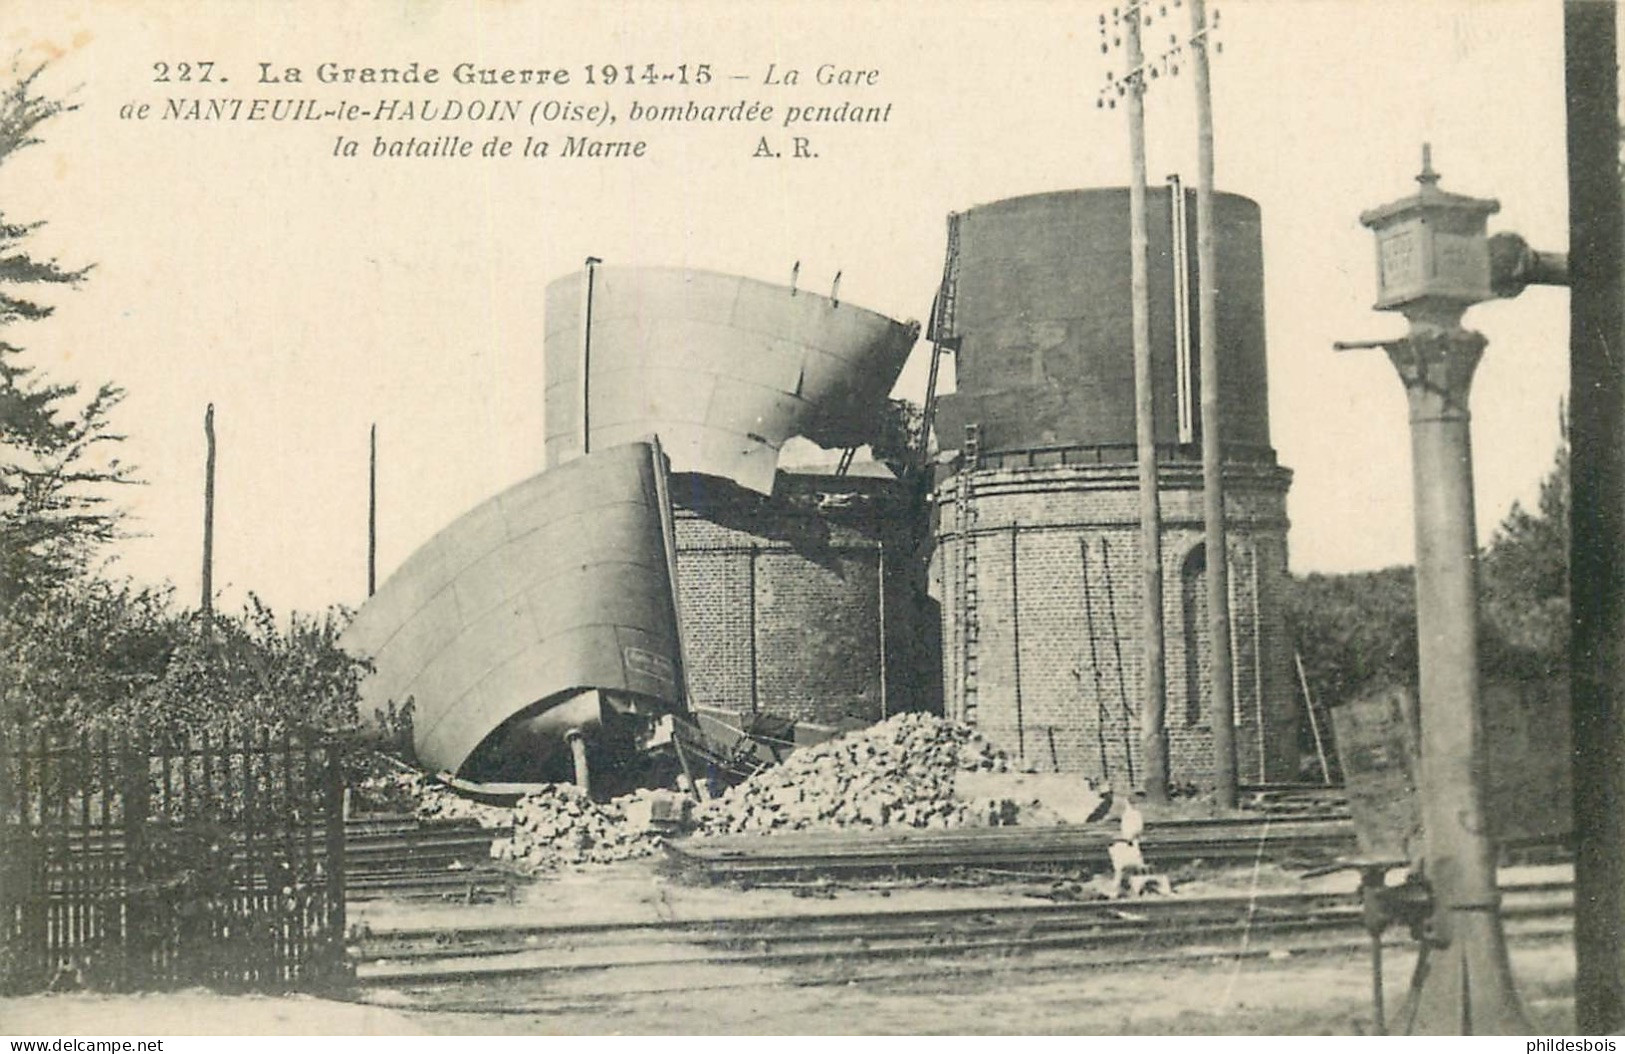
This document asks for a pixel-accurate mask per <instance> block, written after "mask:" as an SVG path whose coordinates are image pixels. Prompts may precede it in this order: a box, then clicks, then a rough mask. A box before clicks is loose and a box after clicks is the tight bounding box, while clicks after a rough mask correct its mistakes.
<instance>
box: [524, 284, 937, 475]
mask: <svg viewBox="0 0 1625 1054" xmlns="http://www.w3.org/2000/svg"><path fill="white" fill-rule="evenodd" d="M918 334H919V327H918V326H917V325H914V324H912V323H902V322H897V321H894V320H893V319H889V318H887V317H885V316H884V315H880V314H877V313H875V312H873V311H868V310H865V309H863V308H861V307H854V306H853V305H851V304H846V303H841V302H839V301H837V300H834V299H831V298H829V297H824V296H819V295H817V294H815V293H809V292H807V291H806V290H797V289H795V288H792V287H789V286H779V285H773V284H771V283H768V282H760V281H756V280H754V279H750V278H742V277H739V276H737V275H726V274H717V273H714V272H711V271H698V270H689V269H684V268H674V267H597V266H595V267H589V268H588V269H587V270H585V271H579V272H576V273H575V274H571V275H567V276H565V277H563V278H560V279H557V280H555V281H553V282H551V283H549V285H548V287H547V322H546V337H545V340H544V356H545V360H546V384H547V393H546V409H547V420H546V429H547V432H546V456H547V464H548V466H549V467H551V466H554V465H561V464H563V463H565V462H567V461H569V460H570V459H572V458H576V457H580V456H581V453H582V451H583V450H584V449H586V450H596V449H598V448H599V447H601V446H608V445H612V444H615V443H624V442H629V441H632V440H636V439H639V438H642V437H644V436H647V435H651V434H654V435H658V436H659V437H660V441H661V443H662V444H663V445H664V447H665V449H666V453H667V454H668V456H670V458H671V465H672V471H673V472H701V473H705V474H707V475H711V476H718V477H721V478H723V479H730V480H733V481H734V482H735V483H738V484H739V485H740V486H743V487H748V488H749V489H751V490H754V491H757V492H759V493H762V494H769V493H772V490H773V480H774V475H775V472H776V470H777V467H778V454H779V448H780V447H781V446H782V445H783V444H784V441H785V440H786V439H788V438H789V437H790V436H796V435H799V436H805V437H806V438H808V439H810V440H812V441H813V442H814V443H817V444H818V445H819V446H822V447H826V448H845V447H856V446H862V445H863V444H865V443H867V442H869V440H870V439H871V438H873V429H874V427H875V423H876V421H877V419H878V416H879V413H880V411H881V408H882V407H883V406H884V404H885V401H886V397H887V395H888V394H889V393H890V391H891V388H892V385H893V384H894V383H896V380H897V375H898V373H899V372H900V371H901V370H902V368H903V362H904V360H905V359H906V358H907V357H908V354H909V352H910V351H911V350H912V349H913V347H914V341H915V339H916V337H917V336H918ZM583 417H585V419H586V420H585V427H584V425H583Z"/></svg>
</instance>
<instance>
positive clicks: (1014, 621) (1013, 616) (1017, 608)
mask: <svg viewBox="0 0 1625 1054" xmlns="http://www.w3.org/2000/svg"><path fill="white" fill-rule="evenodd" d="M1020 538H1021V528H1020V527H1017V526H1012V527H1011V528H1010V645H1011V651H1012V653H1013V670H1012V672H1013V674H1014V680H1015V683H1016V759H1017V760H1018V761H1023V762H1024V761H1026V760H1027V730H1026V726H1025V724H1024V722H1023V719H1022V713H1021V589H1020V585H1019V583H1020V581H1021V578H1020V562H1019V561H1018V560H1017V555H1018V552H1019V550H1020V544H1019V539H1020Z"/></svg>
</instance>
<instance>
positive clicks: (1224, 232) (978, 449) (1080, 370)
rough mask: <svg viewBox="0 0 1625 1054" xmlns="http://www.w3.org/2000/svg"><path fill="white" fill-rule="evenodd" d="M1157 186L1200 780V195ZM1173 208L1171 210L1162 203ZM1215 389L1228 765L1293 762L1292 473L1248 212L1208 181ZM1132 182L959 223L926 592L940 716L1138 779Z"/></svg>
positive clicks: (1176, 718)
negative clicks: (936, 654)
mask: <svg viewBox="0 0 1625 1054" xmlns="http://www.w3.org/2000/svg"><path fill="white" fill-rule="evenodd" d="M1147 198H1148V227H1149V231H1150V246H1149V254H1148V259H1149V261H1150V270H1149V293H1150V306H1151V350H1152V387H1153V405H1154V416H1155V420H1156V432H1155V435H1156V457H1157V475H1158V491H1159V495H1160V501H1161V509H1162V533H1161V539H1162V542H1161V545H1162V573H1163V583H1164V585H1163V612H1162V615H1163V625H1164V627H1165V664H1166V670H1167V708H1166V723H1167V734H1168V744H1169V767H1170V777H1171V779H1172V780H1173V781H1174V782H1175V783H1176V784H1194V785H1196V786H1198V787H1211V786H1212V785H1213V779H1214V751H1213V724H1212V722H1213V721H1214V720H1215V715H1214V714H1213V713H1212V712H1211V709H1212V707H1211V693H1210V683H1209V682H1210V676H1209V669H1210V666H1211V649H1210V645H1209V640H1208V637H1209V633H1208V629H1207V602H1206V568H1207V561H1208V559H1209V555H1208V554H1207V553H1206V551H1205V547H1204V544H1203V529H1202V528H1203V519H1202V489H1203V488H1202V465H1201V456H1202V455H1201V451H1202V446H1201V443H1202V435H1201V421H1200V412H1199V406H1200V402H1201V392H1200V373H1199V370H1198V362H1197V340H1198V338H1197V334H1198V326H1199V321H1200V320H1199V319H1198V318H1197V310H1198V303H1199V298H1198V295H1197V280H1198V276H1197V267H1196V240H1195V232H1194V228H1195V195H1194V194H1193V193H1188V192H1185V191H1183V190H1182V189H1180V188H1179V187H1178V185H1177V184H1174V185H1173V186H1171V187H1164V188H1152V190H1151V191H1150V193H1149V194H1148V195H1147ZM1176 203H1178V205H1179V207H1175V204H1176ZM1214 205H1215V227H1216V235H1217V239H1216V240H1217V245H1218V260H1217V263H1218V273H1219V275H1220V276H1221V284H1220V285H1219V287H1218V289H1217V303H1218V316H1217V319H1216V322H1217V328H1218V339H1219V345H1218V362H1219V384H1220V391H1219V393H1218V394H1219V402H1220V405H1221V408H1222V412H1221V414H1220V420H1221V422H1222V426H1221V427H1222V428H1223V436H1222V439H1223V444H1222V449H1223V456H1224V465H1223V480H1224V488H1225V521H1226V525H1227V528H1228V538H1229V549H1230V552H1229V570H1230V575H1229V577H1230V611H1231V635H1232V640H1233V645H1232V647H1233V656H1234V662H1233V664H1232V681H1233V683H1232V698H1233V701H1234V712H1233V713H1232V714H1230V715H1226V716H1225V718H1224V719H1228V720H1231V721H1232V722H1234V727H1235V730H1236V736H1235V740H1236V752H1237V771H1238V773H1239V774H1240V776H1241V778H1242V779H1243V780H1246V781H1258V782H1265V781H1277V780H1286V779H1292V778H1295V777H1296V774H1297V762H1298V750H1297V725H1298V714H1297V702H1296V695H1295V692H1294V688H1293V684H1292V680H1291V677H1292V673H1291V671H1292V653H1291V643H1290V639H1289V636H1288V632H1287V626H1286V621H1285V613H1284V610H1283V604H1284V599H1285V589H1286V586H1287V517H1286V494H1287V489H1288V487H1289V485H1290V483H1291V472H1290V471H1289V470H1287V469H1285V468H1283V467H1281V466H1280V465H1279V464H1277V462H1276V457H1275V451H1274V449H1273V448H1272V447H1271V445H1270V431H1269V407H1268V376H1267V369H1266V362H1265V348H1264V294H1263V249H1262V238H1261V233H1260V215H1259V209H1258V206H1257V204H1256V203H1254V202H1253V201H1251V200H1249V199H1247V198H1244V197H1240V196H1237V195H1233V194H1217V195H1215V200H1214ZM1129 230H1130V225H1129V192H1128V190H1127V188H1101V189H1087V190H1072V191H1061V192H1055V193H1046V194H1035V195H1029V196H1025V197H1018V198H1011V199H1007V200H1004V201H998V202H994V203H992V204H988V205H982V206H977V207H975V208H972V209H970V210H968V211H966V212H964V213H960V214H956V215H953V216H950V217H949V224H948V254H947V261H946V265H945V268H944V275H943V284H942V289H941V291H940V294H939V300H938V305H939V306H938V312H937V317H936V320H935V329H936V330H937V332H936V333H935V334H934V335H935V337H936V339H937V341H938V343H939V344H947V345H948V346H950V347H953V348H954V349H955V356H956V363H955V365H956V389H957V390H956V391H955V392H954V393H953V394H951V395H945V396H943V397H942V398H941V400H940V403H939V406H938V408H937V411H936V415H935V427H936V434H937V436H938V437H939V446H940V447H942V448H944V449H951V448H953V447H956V446H957V447H959V456H958V458H957V459H955V460H954V461H953V462H951V463H948V464H945V465H943V466H942V467H941V470H940V471H939V475H938V480H937V485H936V489H935V491H934V500H935V505H936V518H937V527H936V550H935V553H934V556H933V561H932V585H933V592H934V594H935V595H936V596H937V597H938V598H939V601H940V603H941V611H942V627H943V629H942V633H943V639H942V649H943V671H944V686H945V704H946V710H947V713H948V716H950V717H954V718H959V719H961V720H964V721H967V722H969V723H971V724H974V725H976V726H978V727H979V728H981V729H982V730H983V731H984V732H985V733H986V734H987V735H988V736H989V737H990V738H992V739H993V740H994V741H995V742H997V743H999V744H1000V745H1001V746H1003V747H1004V748H1005V749H1006V750H1008V751H1009V752H1010V753H1011V754H1012V755H1013V756H1016V757H1018V758H1019V759H1020V760H1021V761H1022V762H1023V763H1025V764H1027V765H1030V766H1033V767H1036V768H1039V769H1058V770H1062V771H1075V772H1081V773H1085V774H1089V775H1091V776H1102V777H1105V778H1107V779H1109V780H1112V781H1117V782H1119V785H1122V784H1124V783H1135V782H1137V781H1138V780H1139V779H1140V777H1141V775H1142V774H1143V769H1144V767H1143V758H1142V757H1141V738H1140V732H1141V728H1140V725H1141V711H1142V703H1143V697H1144V688H1143V682H1144V670H1143V668H1142V667H1143V661H1142V658H1141V657H1142V655H1143V646H1142V642H1141V637H1140V634H1141V632H1142V631H1141V620H1140V617H1139V613H1140V610H1141V603H1142V599H1141V598H1142V585H1141V578H1140V574H1139V566H1140V542H1139V532H1138V525H1139V506H1138V501H1137V493H1136V491H1137V476H1136V446H1135V393H1134V364H1133V348H1132V339H1131V336H1132V334H1131V303H1130V252H1129Z"/></svg>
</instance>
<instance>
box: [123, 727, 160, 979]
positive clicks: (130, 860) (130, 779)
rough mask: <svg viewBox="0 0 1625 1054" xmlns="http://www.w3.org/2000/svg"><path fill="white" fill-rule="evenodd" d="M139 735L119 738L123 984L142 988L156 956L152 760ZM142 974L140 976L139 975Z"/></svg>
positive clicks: (127, 735)
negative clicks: (151, 905) (151, 887)
mask: <svg viewBox="0 0 1625 1054" xmlns="http://www.w3.org/2000/svg"><path fill="white" fill-rule="evenodd" d="M144 746H145V744H144V743H142V742H141V739H140V737H139V736H137V737H136V738H135V739H134V740H133V741H132V738H131V736H130V733H129V732H125V733H124V734H123V735H121V736H120V737H119V768H120V770H121V771H120V773H119V776H120V782H121V783H122V785H123V794H124V941H123V954H122V956H121V957H120V959H121V961H120V964H119V972H120V977H121V985H122V987H123V988H125V989H132V988H137V987H140V986H141V985H142V984H143V983H144V982H145V981H146V980H147V976H146V975H147V973H148V970H147V969H146V966H148V965H150V962H151V958H152V948H151V944H150V936H151V935H150V932H149V930H150V926H149V925H148V919H147V912H146V904H145V898H146V897H147V896H148V895H149V894H148V892H147V889H146V886H147V884H148V882H149V881H150V878H151V876H150V875H149V874H148V867H147V863H148V861H147V846H146V842H147V838H146V834H147V832H146V825H147V807H148V801H147V798H148V786H147V779H148V772H147V768H148V759H147V753H146V750H145V749H144ZM138 973H139V974H140V976H137V974H138Z"/></svg>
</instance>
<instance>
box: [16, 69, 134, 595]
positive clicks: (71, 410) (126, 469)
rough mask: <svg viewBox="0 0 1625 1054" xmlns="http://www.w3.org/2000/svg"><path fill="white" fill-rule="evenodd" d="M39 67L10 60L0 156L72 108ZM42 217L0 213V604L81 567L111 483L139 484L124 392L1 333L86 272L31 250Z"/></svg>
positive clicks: (112, 524)
mask: <svg viewBox="0 0 1625 1054" xmlns="http://www.w3.org/2000/svg"><path fill="white" fill-rule="evenodd" d="M43 70H44V67H43V66H40V67H37V68H35V69H34V70H33V71H31V72H29V73H26V74H22V73H19V72H18V71H17V69H16V68H15V67H13V71H12V73H13V80H12V83H11V85H10V86H9V87H7V88H6V89H5V90H4V91H3V93H0V164H4V163H5V162H6V161H7V160H9V159H10V158H11V157H12V156H13V155H15V154H16V153H17V152H18V151H20V150H23V149H25V148H26V147H29V146H33V145H35V144H37V143H38V142H40V139H39V137H38V135H37V132H38V130H39V128H40V126H41V125H42V124H44V123H45V122H46V121H48V120H50V119H51V118H53V117H56V116H58V115H60V114H63V113H66V112H68V111H71V110H73V109H75V107H74V106H73V105H72V104H70V103H67V102H64V101H62V100H60V99H53V98H50V97H48V96H46V95H43V94H40V93H39V92H38V91H37V90H36V82H37V80H38V78H39V76H40V74H41V73H42V72H43ZM42 225H43V222H42V221H35V222H30V223H15V222H12V220H11V219H10V217H8V216H7V215H6V214H5V213H4V212H3V211H0V334H4V336H0V610H5V609H6V608H8V607H9V606H10V605H11V604H12V603H14V602H15V601H16V600H17V599H18V598H19V597H22V596H24V595H27V594H29V593H32V592H36V591H39V590H47V589H50V588H53V587H55V586H57V585H60V584H61V583H62V582H64V581H66V580H68V579H71V578H73V577H74V576H75V575H77V574H79V573H81V572H83V571H84V569H85V567H86V565H87V563H88V561H89V560H90V558H91V556H92V555H93V554H94V552H95V550H96V549H97V547H98V546H100V545H102V544H104V543H106V542H107V541H109V540H111V539H112V538H114V537H115V536H116V535H117V532H118V525H119V521H120V518H121V514H120V510H119V509H118V508H117V507H116V506H115V505H114V504H113V501H112V498H111V495H110V493H109V492H110V490H111V489H113V488H114V487H115V486H116V485H119V484H125V483H130V482H133V477H132V475H131V473H132V469H131V467H130V466H128V465H125V464H123V463H122V462H121V461H120V460H119V459H118V457H117V456H116V455H115V454H114V453H113V451H114V450H116V448H117V444H118V443H119V442H120V441H121V440H122V439H123V438H124V437H123V436H121V435H119V434H117V433H116V432H114V431H112V428H111V412H112V410H113V408H114V407H115V406H117V405H118V402H119V400H120V399H122V398H123V397H124V392H123V391H122V390H121V389H119V388H118V387H116V386H115V385H112V384H103V385H102V386H101V387H99V388H98V389H97V390H96V392H95V394H94V395H92V396H90V397H89V398H88V399H84V398H82V397H81V395H80V389H79V385H77V384H73V383H59V382H53V381H52V380H50V379H49V378H46V377H43V376H41V375H40V374H39V373H38V371H36V370H35V369H34V368H32V367H30V366H28V365H25V364H24V362H23V349H22V348H21V347H19V346H18V345H16V344H14V343H12V342H11V341H10V340H8V339H5V337H9V336H10V333H11V331H12V330H13V329H14V328H15V327H16V326H17V325H18V324H19V323H26V322H34V321H39V320H41V319H44V318H48V317H49V316H50V315H51V313H52V311H53V310H54V308H53V307H52V306H51V305H50V304H46V303H41V302H39V301H38V300H36V299H34V297H35V295H36V292H35V291H36V288H39V287H52V286H56V287H60V286H67V287H70V288H71V287H74V286H77V285H78V284H79V283H81V282H82V281H84V279H85V277H86V275H87V274H88V273H89V271H90V268H89V267H81V268H68V267H64V266H62V265H61V264H59V263H58V262H57V261H55V260H42V259H39V258H37V257H35V256H34V255H32V254H30V252H29V251H28V248H27V246H26V243H27V241H28V239H29V238H30V236H31V235H33V234H34V232H36V231H37V230H39V228H40V227H41V226H42Z"/></svg>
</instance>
